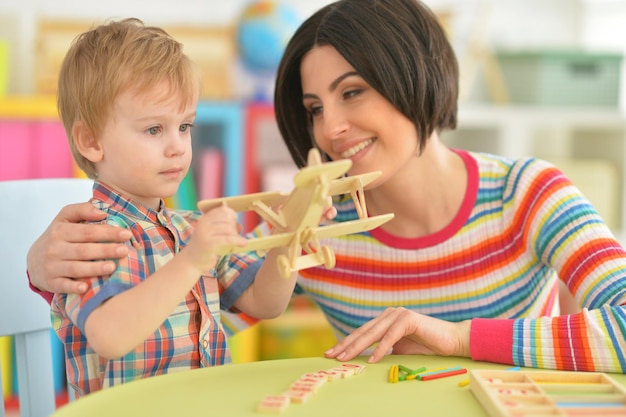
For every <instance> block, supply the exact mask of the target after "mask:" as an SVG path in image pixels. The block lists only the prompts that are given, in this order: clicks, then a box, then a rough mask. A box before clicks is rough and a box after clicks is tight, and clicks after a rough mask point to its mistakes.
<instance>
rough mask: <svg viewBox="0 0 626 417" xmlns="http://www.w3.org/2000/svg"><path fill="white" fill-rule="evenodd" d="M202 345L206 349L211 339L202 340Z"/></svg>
mask: <svg viewBox="0 0 626 417" xmlns="http://www.w3.org/2000/svg"><path fill="white" fill-rule="evenodd" d="M202 347H203V348H204V349H206V348H208V347H209V341H208V340H206V339H204V340H202Z"/></svg>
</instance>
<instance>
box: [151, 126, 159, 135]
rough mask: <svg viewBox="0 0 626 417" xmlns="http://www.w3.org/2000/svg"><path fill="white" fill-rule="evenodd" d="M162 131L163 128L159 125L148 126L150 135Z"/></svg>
mask: <svg viewBox="0 0 626 417" xmlns="http://www.w3.org/2000/svg"><path fill="white" fill-rule="evenodd" d="M160 131H161V128H160V127H159V126H152V127H150V128H148V134H150V135H158V134H159V132H160Z"/></svg>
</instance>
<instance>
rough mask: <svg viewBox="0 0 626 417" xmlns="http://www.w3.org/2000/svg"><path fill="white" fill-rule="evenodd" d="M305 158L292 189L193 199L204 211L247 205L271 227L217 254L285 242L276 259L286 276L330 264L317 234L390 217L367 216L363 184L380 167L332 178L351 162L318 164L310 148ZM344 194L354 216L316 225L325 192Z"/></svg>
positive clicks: (359, 228) (354, 229) (331, 256)
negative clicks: (284, 250) (269, 232)
mask: <svg viewBox="0 0 626 417" xmlns="http://www.w3.org/2000/svg"><path fill="white" fill-rule="evenodd" d="M307 163H308V164H307V166H306V167H304V168H302V169H301V170H300V171H298V173H297V174H296V175H295V177H294V184H295V188H294V189H293V190H292V191H291V193H282V192H278V191H269V192H261V193H254V194H246V195H242V196H235V197H223V198H216V199H211V200H202V201H199V202H198V208H199V209H200V210H201V211H203V212H207V211H209V210H211V209H213V208H215V207H218V206H220V205H222V204H226V205H227V206H228V207H230V208H232V209H233V210H235V211H237V212H242V211H251V210H252V211H254V212H256V213H257V214H258V215H259V216H260V217H261V218H262V219H264V220H265V221H267V222H268V223H270V224H271V225H272V227H273V228H274V230H275V231H276V232H275V233H274V234H272V235H270V236H264V237H259V238H253V239H249V240H248V242H247V243H246V245H245V246H225V247H223V248H222V249H221V251H220V255H227V254H230V253H236V252H250V251H255V250H268V249H271V248H275V247H279V246H288V247H289V251H288V255H281V256H279V257H278V259H277V262H278V270H279V271H280V273H281V275H282V276H283V277H285V278H287V277H289V276H290V275H291V273H292V272H294V271H299V270H301V269H305V268H310V267H312V266H317V265H324V266H325V267H326V268H333V267H334V266H335V253H334V252H333V250H332V249H331V248H330V247H329V246H326V245H323V246H322V245H320V242H319V239H323V238H328V237H333V236H340V235H347V234H351V233H358V232H363V231H366V230H371V229H374V228H376V227H378V226H380V225H381V224H383V223H385V222H387V221H389V220H391V219H392V218H393V216H394V215H393V213H388V214H382V215H379V216H373V217H368V216H367V208H366V205H365V195H364V193H363V187H364V186H366V185H367V184H369V183H371V182H372V181H373V180H374V179H376V178H377V177H378V176H380V174H381V173H380V172H371V173H367V174H361V175H355V176H352V177H350V176H348V177H344V178H339V179H337V178H338V177H341V176H342V175H344V174H345V173H346V172H347V171H348V170H349V169H350V167H351V166H352V161H350V160H349V159H342V160H339V161H332V162H326V163H322V160H321V157H320V153H319V151H318V150H317V149H315V148H313V149H311V151H309V155H308V159H307ZM346 193H350V194H351V195H352V199H353V200H354V203H355V205H356V210H357V213H358V215H359V219H357V220H352V221H347V222H341V223H337V224H330V225H327V226H319V223H320V221H321V220H322V215H323V213H324V210H325V209H326V208H328V207H329V205H330V204H331V202H330V199H329V198H328V197H329V196H333V195H338V194H346ZM272 207H276V208H275V209H272ZM303 249H304V252H305V253H304V254H302V250H303Z"/></svg>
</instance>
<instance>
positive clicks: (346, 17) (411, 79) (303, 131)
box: [274, 0, 459, 167]
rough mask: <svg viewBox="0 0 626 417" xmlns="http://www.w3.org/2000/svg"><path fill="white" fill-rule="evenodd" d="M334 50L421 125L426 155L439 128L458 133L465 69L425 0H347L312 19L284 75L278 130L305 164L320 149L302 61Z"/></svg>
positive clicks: (286, 60) (285, 60) (278, 94)
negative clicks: (319, 48)
mask: <svg viewBox="0 0 626 417" xmlns="http://www.w3.org/2000/svg"><path fill="white" fill-rule="evenodd" d="M316 45H330V46H332V47H334V48H335V49H336V50H337V51H338V52H339V53H340V54H341V55H342V56H343V57H344V58H345V59H346V61H348V62H349V63H350V65H352V66H353V67H354V69H355V70H356V71H357V72H358V73H359V75H361V77H363V79H364V80H365V81H366V82H367V83H368V84H370V85H371V86H372V87H373V88H374V89H376V90H377V91H378V92H379V93H380V94H382V96H383V97H385V98H386V99H387V100H389V101H390V102H391V103H392V104H393V105H394V106H395V107H396V108H397V109H398V110H399V111H400V112H402V113H403V114H404V115H405V116H406V117H407V118H409V119H410V120H412V121H413V123H414V124H415V127H416V129H417V133H418V137H419V141H420V150H422V149H423V148H424V145H425V143H426V141H427V140H428V138H429V137H430V136H431V134H432V133H433V131H435V130H437V131H441V130H445V129H454V128H456V122H457V100H458V78H459V77H458V65H457V60H456V57H455V55H454V51H453V49H452V46H451V45H450V43H449V42H448V39H447V37H446V33H445V31H444V30H443V28H442V27H441V25H440V24H439V22H438V21H437V18H436V17H435V15H434V14H433V13H432V11H431V10H430V9H429V8H428V7H426V6H425V5H424V4H422V3H421V2H419V1H418V0H340V1H337V2H335V3H331V4H329V5H327V6H325V7H323V8H322V9H320V10H318V11H317V12H316V13H315V14H313V15H312V16H311V17H310V18H308V19H307V20H306V21H305V22H304V23H303V24H302V25H301V26H300V27H299V28H298V30H297V31H296V32H295V34H294V35H293V37H292V38H291V40H290V41H289V43H288V45H287V47H286V49H285V52H284V55H283V57H282V60H281V62H280V65H279V67H278V74H277V78H276V88H275V91H274V106H275V112H276V119H277V122H278V128H279V130H280V133H281V135H282V137H283V140H284V141H285V144H286V145H287V147H288V148H289V152H290V153H291V156H292V158H293V160H294V162H295V163H296V165H297V166H298V167H303V166H305V165H306V158H307V154H308V151H309V149H310V148H312V147H313V146H314V140H313V137H312V134H311V120H310V117H309V116H308V113H307V111H306V110H305V108H304V105H303V103H302V85H301V80H300V64H301V63H302V59H303V57H304V56H305V55H306V53H307V52H309V51H310V50H311V49H312V48H314V47H315V46H316Z"/></svg>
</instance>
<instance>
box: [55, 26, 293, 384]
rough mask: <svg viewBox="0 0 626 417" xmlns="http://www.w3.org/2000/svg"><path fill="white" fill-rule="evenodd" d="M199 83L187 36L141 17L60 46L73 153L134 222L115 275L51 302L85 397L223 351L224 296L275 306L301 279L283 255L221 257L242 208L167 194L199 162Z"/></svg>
mask: <svg viewBox="0 0 626 417" xmlns="http://www.w3.org/2000/svg"><path fill="white" fill-rule="evenodd" d="M199 89H200V86H199V77H198V75H197V73H196V70H195V69H194V66H193V64H192V62H191V61H190V60H189V58H188V57H187V56H185V55H184V53H183V51H182V45H181V44H180V43H178V42H176V41H175V40H174V39H173V38H172V37H170V36H169V35H168V34H167V33H166V32H165V31H163V30H162V29H160V28H156V27H146V26H144V24H143V23H142V22H141V21H140V20H137V19H125V20H121V21H113V22H110V23H107V24H104V25H101V26H98V27H96V28H94V29H92V30H89V31H88V32H85V33H83V34H82V35H80V36H79V37H78V38H77V39H76V40H75V41H74V43H73V44H72V46H71V47H70V49H69V51H68V53H67V55H66V56H65V59H64V62H63V65H62V68H61V73H60V76H59V92H58V108H59V113H60V116H61V119H62V120H63V124H64V126H65V130H66V132H67V136H68V138H69V142H70V146H71V149H72V153H73V156H74V158H75V160H76V162H77V164H78V165H79V166H80V167H81V168H82V169H83V170H84V171H85V172H86V173H87V175H88V176H89V177H90V178H94V188H93V198H92V199H91V202H92V203H93V204H94V206H96V207H97V208H98V209H100V210H103V211H105V212H106V213H107V214H108V218H107V219H106V223H108V224H112V225H116V226H119V227H120V228H125V229H128V230H129V231H130V233H131V235H132V237H131V239H130V242H129V243H128V250H129V254H128V256H127V257H125V258H122V259H120V260H119V261H118V262H117V267H116V268H115V270H113V271H111V274H110V276H101V277H95V278H93V279H91V280H90V281H89V290H88V291H87V292H86V293H85V294H82V295H76V294H56V295H55V297H54V299H53V302H52V306H51V309H52V322H53V326H54V329H55V331H56V333H57V335H58V336H59V338H60V339H61V340H62V341H63V343H64V345H65V349H66V361H67V371H68V377H69V381H70V384H71V385H72V386H73V387H74V389H75V390H76V392H77V394H78V395H79V396H82V395H85V394H88V393H90V392H93V391H96V390H99V389H101V388H104V387H109V386H112V385H116V384H120V383H124V382H128V381H133V380H136V379H139V378H144V377H148V376H152V375H158V374H162V373H170V372H175V371H182V370H187V369H192V368H198V367H204V366H214V365H221V364H224V363H228V362H229V361H230V356H229V352H228V346H227V343H226V336H225V334H224V332H223V329H222V326H221V322H220V307H221V308H222V309H231V310H233V311H242V312H245V313H247V314H249V315H251V316H254V317H257V318H270V317H275V316H277V315H279V314H280V313H281V312H282V311H283V310H284V308H285V307H286V306H287V304H288V302H289V299H290V296H291V294H292V292H293V289H294V285H295V274H293V276H292V277H291V278H290V279H288V280H285V279H284V278H282V277H281V276H280V274H279V273H278V271H277V270H276V266H275V265H276V261H275V259H273V260H270V262H266V263H265V265H264V266H263V267H262V268H261V269H260V271H259V273H258V274H257V275H256V278H255V279H254V280H248V281H247V282H244V280H241V279H238V278H237V277H238V275H239V274H238V272H239V271H238V269H237V266H236V265H229V264H228V262H227V260H226V259H222V260H221V261H218V256H217V255H216V253H217V252H216V251H217V248H218V247H219V246H220V245H225V244H238V245H244V244H245V239H244V238H243V237H242V236H240V235H239V230H240V228H239V225H238V224H237V216H236V213H235V212H234V211H232V210H230V209H228V208H226V207H220V208H216V209H214V210H212V211H210V212H208V213H206V214H204V215H202V213H199V212H190V211H174V210H170V209H167V208H166V207H165V206H164V203H163V199H164V198H166V197H169V196H172V195H174V194H175V193H176V191H177V189H178V186H179V184H180V182H181V180H182V179H183V178H184V176H185V174H186V173H187V171H188V170H189V167H190V164H191V128H192V125H193V121H194V117H195V113H196V110H195V109H196V104H197V101H198V96H199ZM192 232H193V234H192ZM282 251H283V249H275V250H272V251H270V253H269V256H270V258H275V256H277V255H279V254H280V253H281V252H282ZM220 294H223V295H224V296H223V297H220ZM220 298H221V301H220ZM220 304H221V305H220Z"/></svg>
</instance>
